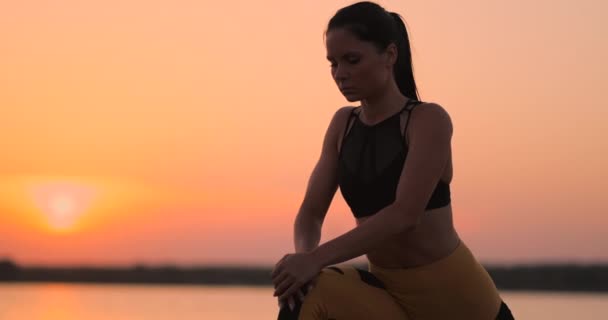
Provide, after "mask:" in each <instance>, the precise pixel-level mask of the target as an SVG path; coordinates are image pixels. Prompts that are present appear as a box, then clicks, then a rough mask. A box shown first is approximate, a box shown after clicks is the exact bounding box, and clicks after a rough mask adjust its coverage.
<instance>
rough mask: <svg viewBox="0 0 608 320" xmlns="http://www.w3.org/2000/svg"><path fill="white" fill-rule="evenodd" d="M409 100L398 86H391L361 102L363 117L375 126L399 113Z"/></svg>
mask: <svg viewBox="0 0 608 320" xmlns="http://www.w3.org/2000/svg"><path fill="white" fill-rule="evenodd" d="M408 100H410V99H409V98H408V97H406V96H404V95H403V94H402V93H401V91H399V88H398V87H397V86H396V85H394V86H389V88H387V89H386V90H385V91H384V92H381V93H379V94H378V95H376V96H373V97H367V98H365V99H362V100H361V107H362V110H361V115H363V118H364V119H363V120H364V121H365V122H367V123H369V124H374V123H377V122H380V121H382V120H384V119H386V118H387V117H389V116H390V115H393V114H395V113H397V112H398V111H399V110H401V108H403V106H404V105H405V102H406V101H408ZM361 115H360V116H361Z"/></svg>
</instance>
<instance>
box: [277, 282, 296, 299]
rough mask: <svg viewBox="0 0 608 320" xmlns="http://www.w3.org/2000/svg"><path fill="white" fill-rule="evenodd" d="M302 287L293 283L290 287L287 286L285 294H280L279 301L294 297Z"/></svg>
mask: <svg viewBox="0 0 608 320" xmlns="http://www.w3.org/2000/svg"><path fill="white" fill-rule="evenodd" d="M300 286H301V285H300V284H299V283H298V282H292V283H291V285H290V286H287V288H286V290H285V291H284V292H283V293H279V299H281V298H283V299H284V298H287V297H289V296H291V295H293V294H294V293H296V290H298V289H300Z"/></svg>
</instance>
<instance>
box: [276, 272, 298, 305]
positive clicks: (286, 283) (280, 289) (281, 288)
mask: <svg viewBox="0 0 608 320" xmlns="http://www.w3.org/2000/svg"><path fill="white" fill-rule="evenodd" d="M294 282H295V281H294V280H293V279H292V278H289V277H288V278H285V280H283V281H281V282H280V283H279V284H278V285H277V287H276V289H275V290H274V295H275V296H281V298H280V299H281V300H284V299H286V298H287V297H288V296H289V295H285V294H284V293H285V290H287V289H288V288H289V287H290V286H291V285H292V284H293V283H294Z"/></svg>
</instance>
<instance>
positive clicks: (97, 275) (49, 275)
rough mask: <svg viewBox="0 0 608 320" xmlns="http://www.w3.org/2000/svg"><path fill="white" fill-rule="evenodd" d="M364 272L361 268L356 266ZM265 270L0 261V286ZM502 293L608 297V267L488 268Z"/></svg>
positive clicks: (201, 278) (260, 278)
mask: <svg viewBox="0 0 608 320" xmlns="http://www.w3.org/2000/svg"><path fill="white" fill-rule="evenodd" d="M355 266H356V267H358V268H361V269H365V268H366V266H365V265H355ZM271 271H272V269H271V268H269V267H267V268H264V267H191V268H186V267H176V266H156V267H152V266H145V265H135V266H133V267H130V268H129V267H122V268H118V267H116V268H111V267H98V268H95V267H71V268H57V267H21V266H18V265H17V264H15V263H14V262H12V261H10V260H0V282H88V283H130V284H135V283H140V284H146V283H149V284H199V285H249V286H270V285H271V280H270V273H271ZM488 272H489V273H490V275H491V276H492V278H493V279H494V281H495V282H496V285H497V286H498V288H499V289H501V290H550V291H591V292H608V265H586V266H582V265H561V266H560V265H544V266H543V265H536V266H513V267H488Z"/></svg>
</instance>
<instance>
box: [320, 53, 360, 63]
mask: <svg viewBox="0 0 608 320" xmlns="http://www.w3.org/2000/svg"><path fill="white" fill-rule="evenodd" d="M359 54H360V53H359V52H357V51H349V52H346V53H345V54H343V55H342V57H341V58H346V57H348V56H356V55H359ZM326 58H327V60H330V61H331V60H332V59H333V57H332V56H327V57H326Z"/></svg>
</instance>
